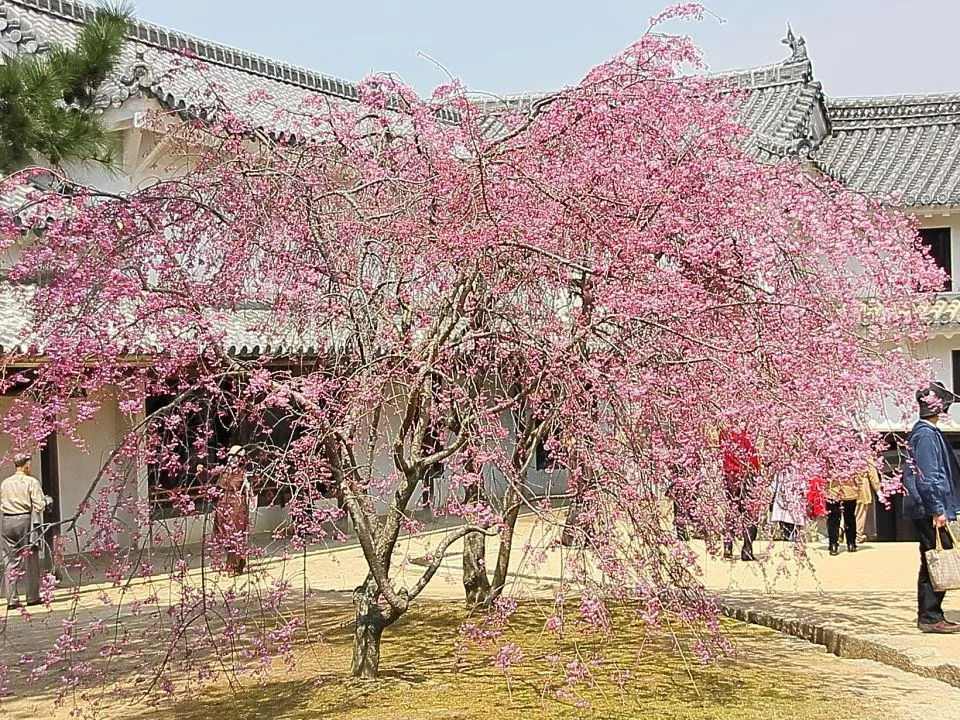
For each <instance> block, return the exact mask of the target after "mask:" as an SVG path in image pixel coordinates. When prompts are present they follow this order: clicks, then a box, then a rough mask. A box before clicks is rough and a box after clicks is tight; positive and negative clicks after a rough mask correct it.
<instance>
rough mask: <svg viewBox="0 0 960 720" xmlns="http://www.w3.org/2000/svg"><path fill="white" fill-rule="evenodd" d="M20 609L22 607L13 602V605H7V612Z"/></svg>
mask: <svg viewBox="0 0 960 720" xmlns="http://www.w3.org/2000/svg"><path fill="white" fill-rule="evenodd" d="M22 607H23V605H21V604H20V603H18V602H13V603H9V604H8V605H7V610H19V609H20V608H22Z"/></svg>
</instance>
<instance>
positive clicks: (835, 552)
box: [830, 545, 840, 555]
mask: <svg viewBox="0 0 960 720" xmlns="http://www.w3.org/2000/svg"><path fill="white" fill-rule="evenodd" d="M830 554H831V555H839V554H840V546H839V545H831V546H830Z"/></svg>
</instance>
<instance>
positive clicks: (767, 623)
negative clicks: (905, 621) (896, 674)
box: [720, 600, 960, 687]
mask: <svg viewBox="0 0 960 720" xmlns="http://www.w3.org/2000/svg"><path fill="white" fill-rule="evenodd" d="M720 606H721V608H722V611H723V614H724V615H725V616H726V617H728V618H732V619H734V620H739V621H741V622H745V623H749V624H751V625H760V626H762V627H767V628H770V629H771V630H776V631H777V632H782V633H785V634H787V635H792V636H794V637H798V638H801V639H803V640H806V641H808V642H812V643H815V644H817V645H823V646H824V647H825V648H826V649H827V651H828V652H831V653H833V654H834V655H836V656H837V657H840V658H847V659H851V660H874V661H876V662H879V663H883V664H884V665H889V666H891V667H895V668H897V669H899V670H903V671H904V672H908V673H913V674H914V675H919V676H921V677H925V678H932V679H934V680H940V681H941V682H945V683H948V684H950V685H953V686H954V687H960V665H955V664H952V663H945V662H938V658H937V656H938V653H937V651H936V650H933V649H930V650H929V651H925V650H921V649H919V648H904V649H898V648H896V647H893V646H891V644H890V643H889V642H884V641H883V638H884V637H885V636H883V635H861V634H857V633H855V632H852V631H849V630H846V629H841V628H835V627H830V626H828V625H827V624H826V623H823V622H822V621H821V622H818V621H815V620H804V619H801V618H796V617H783V616H780V615H777V614H775V613H772V612H769V611H766V610H755V609H753V608H750V607H748V606H744V605H741V604H738V603H735V602H728V601H724V600H721V601H720Z"/></svg>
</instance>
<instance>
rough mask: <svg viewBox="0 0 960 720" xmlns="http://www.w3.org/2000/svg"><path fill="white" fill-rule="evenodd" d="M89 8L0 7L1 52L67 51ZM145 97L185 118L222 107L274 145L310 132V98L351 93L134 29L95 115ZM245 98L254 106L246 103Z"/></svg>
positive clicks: (301, 73)
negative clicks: (50, 47) (305, 117)
mask: <svg viewBox="0 0 960 720" xmlns="http://www.w3.org/2000/svg"><path fill="white" fill-rule="evenodd" d="M94 12H95V7H94V6H93V5H90V4H88V3H84V2H80V1H79V0H0V44H6V45H7V46H8V47H10V46H12V47H14V48H16V50H18V51H20V52H25V53H35V52H38V51H40V50H42V49H43V48H44V46H45V45H47V44H51V43H59V44H65V45H70V44H72V43H73V41H74V40H75V38H76V36H77V31H78V28H79V26H80V23H82V22H83V20H84V19H85V18H88V17H91V16H92V14H93V13H94ZM139 94H145V95H149V96H152V97H155V98H156V99H157V100H158V101H159V102H160V103H161V104H162V105H164V106H165V107H168V108H172V109H175V110H180V111H182V112H184V113H187V114H190V115H197V116H206V115H208V114H209V112H210V109H211V108H212V107H214V106H216V105H217V104H218V103H219V102H222V103H223V104H224V105H225V106H227V107H230V108H231V109H232V110H233V111H234V112H236V113H238V114H241V115H245V116H246V117H247V119H248V120H250V121H251V122H252V123H253V124H254V125H255V126H257V127H261V128H263V129H264V130H266V131H267V132H268V133H270V134H271V135H273V136H275V137H283V138H288V139H293V140H295V139H296V138H297V137H300V136H302V135H303V134H305V133H308V132H310V126H309V124H307V125H306V127H303V126H301V125H300V123H299V122H298V120H297V118H296V115H295V113H278V112H277V111H278V110H279V109H287V110H295V109H297V108H300V107H302V105H303V103H304V102H305V101H307V100H309V99H315V98H316V97H317V95H318V94H319V95H323V96H327V97H329V98H330V99H331V100H332V101H354V100H356V99H357V97H358V91H357V87H356V85H354V84H352V83H349V82H347V81H345V80H339V79H337V78H333V77H330V76H327V75H323V74H320V73H317V72H314V71H312V70H307V69H305V68H300V67H296V66H293V65H289V64H286V63H282V62H278V61H276V60H271V59H269V58H265V57H262V56H259V55H255V54H253V53H249V52H245V51H243V50H237V49H235V48H231V47H228V46H226V45H220V44H217V43H213V42H208V41H206V40H201V39H200V38H196V37H192V36H190V35H186V34H183V33H179V32H176V31H174V30H170V29H169V28H164V27H161V26H159V25H154V24H152V23H148V22H143V21H135V22H134V23H133V25H132V27H131V41H130V42H129V43H127V45H126V46H125V47H124V49H123V52H122V55H121V60H120V63H119V72H118V74H117V75H116V76H115V77H112V78H110V79H108V81H107V82H106V83H105V84H104V87H102V88H101V92H100V98H99V103H98V104H99V105H100V106H101V107H104V108H106V107H110V106H119V105H120V104H122V103H123V102H124V101H125V100H127V99H128V98H129V97H131V96H134V95H139ZM251 97H255V98H257V99H256V101H255V102H251Z"/></svg>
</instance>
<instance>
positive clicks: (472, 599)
mask: <svg viewBox="0 0 960 720" xmlns="http://www.w3.org/2000/svg"><path fill="white" fill-rule="evenodd" d="M486 556H487V536H486V535H484V534H483V533H478V532H475V533H470V534H469V535H467V536H466V537H465V538H464V539H463V590H464V592H465V593H466V596H467V607H469V608H476V607H486V606H487V605H488V604H489V603H490V600H491V598H490V581H489V580H488V579H487V564H486Z"/></svg>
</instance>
